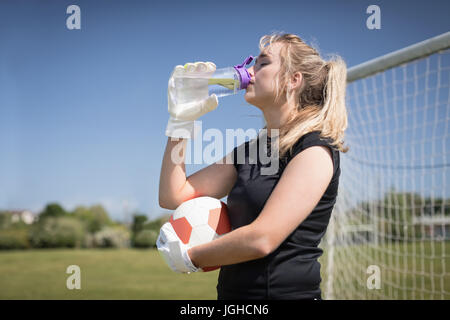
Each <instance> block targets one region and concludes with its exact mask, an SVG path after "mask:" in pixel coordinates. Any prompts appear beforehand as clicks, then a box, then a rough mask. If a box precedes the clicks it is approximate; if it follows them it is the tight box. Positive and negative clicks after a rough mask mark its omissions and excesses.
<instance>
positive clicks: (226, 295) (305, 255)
mask: <svg viewBox="0 0 450 320" xmlns="http://www.w3.org/2000/svg"><path fill="white" fill-rule="evenodd" d="M319 134H320V132H318V131H314V132H310V133H308V134H305V135H303V136H302V137H301V138H300V139H299V140H298V141H297V142H296V143H295V145H294V147H293V149H292V154H291V155H288V156H286V157H285V158H281V159H280V160H279V168H278V171H277V172H276V173H275V174H271V175H267V174H264V175H262V174H261V170H263V168H264V167H268V166H270V164H268V163H267V161H263V163H266V164H262V163H261V162H260V161H259V160H260V157H259V154H260V153H259V148H260V147H261V146H262V144H261V143H265V142H266V136H263V137H264V138H261V137H262V136H261V135H259V136H258V137H257V138H255V139H253V140H251V141H247V142H245V143H244V144H242V145H241V146H238V147H236V148H234V150H233V155H234V166H235V167H236V170H237V172H238V178H237V180H236V183H235V185H234V186H233V188H232V190H231V191H230V193H229V195H228V198H227V206H228V213H229V218H230V223H231V226H232V228H233V229H236V228H239V227H241V226H244V225H247V224H250V223H251V222H252V221H253V220H255V219H256V217H257V216H258V215H259V213H260V212H261V211H262V209H263V207H264V205H265V203H266V201H267V199H268V198H269V196H270V194H271V193H272V190H273V189H274V188H275V186H276V184H277V182H278V180H279V179H280V177H281V174H282V173H283V171H284V168H285V167H286V165H287V164H288V163H289V161H290V160H291V159H292V158H293V157H295V155H297V154H298V153H300V152H301V151H303V150H305V149H306V148H308V147H311V146H328V147H329V148H330V151H331V153H332V155H333V164H334V171H333V177H332V179H331V182H330V184H329V185H328V188H327V190H326V191H325V193H324V195H323V196H322V198H321V199H320V201H319V203H318V204H317V206H316V207H315V208H314V210H313V211H312V212H311V214H310V215H308V217H307V218H306V219H305V220H304V221H303V222H302V223H301V224H300V225H299V226H298V227H297V228H296V229H295V230H294V231H293V232H292V233H291V234H290V235H289V236H288V237H287V238H286V239H285V240H284V241H283V243H282V244H281V245H280V246H279V247H278V248H277V249H276V250H275V251H274V252H272V253H271V254H269V255H268V256H266V257H264V258H261V259H256V260H252V261H247V262H243V263H238V264H233V265H228V266H223V267H222V268H221V269H220V273H219V279H218V284H217V294H218V299H314V298H320V296H321V292H320V282H321V277H320V264H319V262H318V258H319V257H320V256H321V254H322V249H320V248H318V245H319V243H320V240H321V239H322V237H323V235H324V234H325V231H326V229H327V226H328V222H329V219H330V215H331V211H332V209H333V207H334V204H335V202H336V196H337V190H338V184H339V176H340V164H339V151H338V150H337V149H335V148H333V147H332V146H331V145H330V142H331V141H330V140H328V139H322V138H321V137H320V136H319ZM252 141H253V143H255V142H256V145H257V150H258V152H257V155H258V156H257V158H258V159H257V161H256V163H255V161H254V160H251V159H249V158H251V155H253V154H255V153H252V152H249V144H250V143H251V142H252ZM267 144H268V147H267V153H268V156H270V137H267ZM238 148H242V149H244V150H245V163H242V160H241V161H240V162H238V161H237V160H238V159H237V154H238V152H237V150H238ZM299 205H301V204H299Z"/></svg>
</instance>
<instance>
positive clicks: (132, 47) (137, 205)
mask: <svg viewBox="0 0 450 320" xmlns="http://www.w3.org/2000/svg"><path fill="white" fill-rule="evenodd" d="M71 4H76V5H78V6H79V7H80V8H81V30H68V29H67V28H66V19H67V17H68V16H69V15H68V14H67V13H66V8H67V7H68V6H69V5H71ZM371 4H377V5H378V6H380V9H381V29H380V30H369V29H367V28H366V19H367V17H368V14H366V8H367V7H368V6H369V5H371ZM448 12H450V2H448V1H364V0H345V1H344V0H324V1H285V0H279V1H252V0H250V1H242V2H241V1H130V0H128V1H125V0H123V1H117V0H108V1H103V0H96V1H63V0H53V1H17V0H14V1H10V0H6V1H5V0H2V1H1V2H0V147H1V151H2V155H1V157H0V209H31V210H33V211H39V210H41V209H42V208H43V207H44V206H45V204H46V203H48V202H55V201H56V202H59V203H61V204H62V205H63V206H64V207H65V208H66V209H69V210H71V209H73V208H74V207H75V206H76V205H91V204H96V203H101V204H103V205H104V206H105V208H106V209H107V210H108V211H109V213H110V214H111V216H112V217H113V218H115V219H122V218H123V217H124V213H125V212H126V211H127V212H129V213H130V212H133V211H136V210H138V211H140V212H143V213H145V214H147V215H148V216H149V217H151V218H153V217H156V216H158V215H159V214H161V213H162V212H164V210H163V209H161V208H160V207H159V206H158V184H159V174H160V168H161V161H162V156H163V152H164V148H165V145H166V141H167V137H166V136H165V135H164V130H165V127H166V124H167V119H168V112H167V80H168V78H169V76H170V73H171V71H172V69H173V67H174V66H175V65H177V64H184V63H186V62H192V61H213V62H214V63H215V64H216V65H217V67H218V68H220V67H227V66H232V65H235V64H239V63H241V62H242V61H243V59H244V58H245V57H247V56H248V55H249V54H254V55H255V54H258V52H259V50H258V42H259V38H260V37H261V36H263V35H264V34H268V33H270V32H272V31H284V32H289V33H294V34H297V35H299V36H300V37H301V38H303V39H304V40H305V41H306V42H307V43H315V45H316V46H318V47H319V49H320V52H321V53H322V55H323V56H324V57H325V58H326V54H328V53H337V54H339V55H341V56H342V57H343V58H344V59H345V61H346V62H347V65H348V66H349V67H351V66H354V65H357V64H359V63H362V62H364V61H367V60H369V59H372V58H375V57H377V56H380V55H383V54H385V53H389V52H391V51H394V50H397V49H400V48H403V47H405V46H408V45H411V44H414V43H416V42H419V41H422V40H425V39H427V38H430V37H433V36H435V35H438V34H441V33H444V32H446V31H448V30H450V22H449V19H448ZM259 116H260V112H259V110H258V109H256V108H255V107H253V106H251V105H249V104H247V103H246V102H245V100H244V99H243V94H242V93H239V94H237V95H235V96H229V97H224V98H222V99H221V100H220V102H219V107H218V109H217V110H215V111H214V112H211V113H209V114H207V115H205V116H204V117H202V119H201V120H202V121H203V123H202V126H203V130H206V129H207V128H217V129H219V130H221V131H222V132H225V129H227V128H229V129H237V128H243V129H244V130H246V129H249V128H255V129H259V128H261V125H262V122H261V118H259ZM229 151H230V150H224V152H229ZM206 165H208V163H204V164H202V165H187V166H186V170H187V175H189V174H192V173H193V172H195V171H197V170H199V169H201V168H202V167H204V166H206Z"/></svg>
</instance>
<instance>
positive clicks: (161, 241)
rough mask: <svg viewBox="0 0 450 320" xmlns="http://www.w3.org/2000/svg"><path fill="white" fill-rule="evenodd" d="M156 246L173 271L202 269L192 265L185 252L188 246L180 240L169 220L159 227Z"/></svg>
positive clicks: (187, 271) (182, 271)
mask: <svg viewBox="0 0 450 320" xmlns="http://www.w3.org/2000/svg"><path fill="white" fill-rule="evenodd" d="M156 246H157V248H158V251H159V253H160V254H161V255H162V257H163V258H164V260H165V261H166V263H167V265H168V266H169V267H170V269H172V270H173V271H175V272H178V273H191V272H197V271H203V270H202V269H201V268H197V267H196V266H194V264H193V263H192V261H191V258H189V255H188V252H187V251H188V249H189V247H188V246H187V245H185V244H184V243H183V242H182V241H181V240H180V238H179V237H178V236H177V234H176V232H175V230H174V229H173V227H172V225H171V224H170V223H169V222H166V223H165V224H164V225H163V226H162V227H161V230H160V232H159V237H158V239H157V240H156Z"/></svg>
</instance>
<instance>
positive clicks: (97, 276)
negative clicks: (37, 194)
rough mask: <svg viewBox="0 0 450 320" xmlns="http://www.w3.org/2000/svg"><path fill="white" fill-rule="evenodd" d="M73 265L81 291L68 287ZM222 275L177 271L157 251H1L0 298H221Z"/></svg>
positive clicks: (214, 272)
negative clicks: (219, 282)
mask: <svg viewBox="0 0 450 320" xmlns="http://www.w3.org/2000/svg"><path fill="white" fill-rule="evenodd" d="M69 265H78V266H79V267H80V269H81V289H80V290H76V289H74V290H69V289H67V287H66V281H67V278H68V277H69V276H70V274H66V269H67V267H68V266H69ZM217 276H218V270H215V271H212V272H206V273H195V274H189V275H187V274H178V273H175V272H172V271H171V270H170V269H169V268H168V267H167V266H166V264H165V262H164V261H163V259H162V258H161V257H160V256H159V253H158V252H157V251H156V250H132V249H123V250H114V249H111V250H98V249H95V250H70V249H69V250H63V249H62V250H29V251H9V252H8V251H0V288H1V289H0V299H216V298H217V294H216V284H217Z"/></svg>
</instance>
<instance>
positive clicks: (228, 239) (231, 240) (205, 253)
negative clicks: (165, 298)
mask: <svg viewBox="0 0 450 320" xmlns="http://www.w3.org/2000/svg"><path fill="white" fill-rule="evenodd" d="M269 248H270V247H269V246H268V243H267V241H266V237H264V236H262V235H261V234H259V233H258V232H257V231H256V230H255V228H254V225H252V224H250V225H247V226H243V227H240V228H238V229H235V230H233V231H231V232H229V233H227V234H225V235H223V236H222V237H220V238H219V239H216V240H214V241H211V242H209V243H206V244H202V245H198V246H195V247H193V248H191V249H189V250H188V254H189V257H190V258H191V261H192V263H193V264H194V265H195V266H196V267H200V268H202V267H212V266H225V265H229V264H235V263H240V262H245V261H249V260H254V259H259V258H262V257H264V256H266V255H267V254H269V252H270V249H269Z"/></svg>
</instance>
